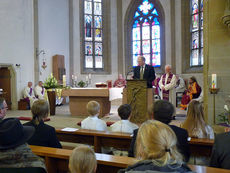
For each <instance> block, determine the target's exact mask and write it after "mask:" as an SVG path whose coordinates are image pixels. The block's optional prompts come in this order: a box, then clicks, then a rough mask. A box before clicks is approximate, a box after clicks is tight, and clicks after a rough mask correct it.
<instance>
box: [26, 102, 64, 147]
mask: <svg viewBox="0 0 230 173" xmlns="http://www.w3.org/2000/svg"><path fill="white" fill-rule="evenodd" d="M31 112H32V114H33V118H32V120H31V121H30V122H28V123H25V124H23V125H24V126H33V127H34V128H35V133H34V135H33V136H32V137H31V138H30V140H29V141H28V144H30V145H39V146H45V147H54V148H62V146H61V144H60V142H59V140H58V138H57V136H56V132H55V129H54V128H53V127H52V126H49V125H47V124H45V123H44V120H45V119H46V118H47V117H48V112H49V106H48V103H47V102H46V101H45V100H42V99H41V100H36V101H35V102H34V103H33V106H32V108H31Z"/></svg>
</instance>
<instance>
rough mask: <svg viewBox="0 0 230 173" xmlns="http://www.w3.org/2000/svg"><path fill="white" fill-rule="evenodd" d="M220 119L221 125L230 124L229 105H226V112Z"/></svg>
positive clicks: (220, 115)
mask: <svg viewBox="0 0 230 173" xmlns="http://www.w3.org/2000/svg"><path fill="white" fill-rule="evenodd" d="M218 117H219V121H220V122H221V123H226V124H228V125H229V124H230V110H229V106H228V105H224V111H223V112H222V113H221V114H219V115H218Z"/></svg>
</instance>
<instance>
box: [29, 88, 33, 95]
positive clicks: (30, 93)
mask: <svg viewBox="0 0 230 173" xmlns="http://www.w3.org/2000/svg"><path fill="white" fill-rule="evenodd" d="M32 91H33V89H32V88H30V92H29V95H30V96H32Z"/></svg>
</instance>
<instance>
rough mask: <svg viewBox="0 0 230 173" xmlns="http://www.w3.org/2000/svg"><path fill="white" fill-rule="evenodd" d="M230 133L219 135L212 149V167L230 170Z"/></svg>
mask: <svg viewBox="0 0 230 173" xmlns="http://www.w3.org/2000/svg"><path fill="white" fill-rule="evenodd" d="M229 141H230V132H227V133H222V134H218V135H217V136H216V137H215V142H214V145H213V147H212V155H211V159H210V166H211V167H216V168H223V169H230V164H229V163H230V147H229Z"/></svg>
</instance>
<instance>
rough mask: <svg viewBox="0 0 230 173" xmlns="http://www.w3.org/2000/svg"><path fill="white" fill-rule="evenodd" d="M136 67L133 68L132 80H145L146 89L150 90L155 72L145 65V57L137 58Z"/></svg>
mask: <svg viewBox="0 0 230 173" xmlns="http://www.w3.org/2000/svg"><path fill="white" fill-rule="evenodd" d="M137 63H138V66H137V67H135V68H134V77H133V78H134V79H140V80H146V81H147V87H148V88H152V82H153V81H154V80H155V70H154V68H153V67H152V66H150V65H148V64H145V57H143V56H139V57H138V59H137Z"/></svg>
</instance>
